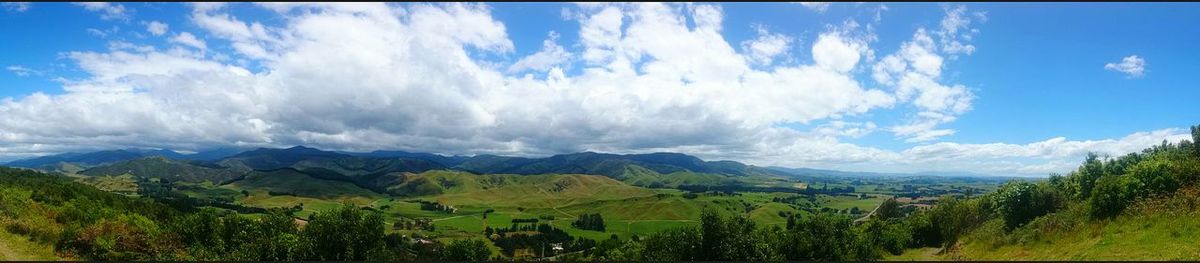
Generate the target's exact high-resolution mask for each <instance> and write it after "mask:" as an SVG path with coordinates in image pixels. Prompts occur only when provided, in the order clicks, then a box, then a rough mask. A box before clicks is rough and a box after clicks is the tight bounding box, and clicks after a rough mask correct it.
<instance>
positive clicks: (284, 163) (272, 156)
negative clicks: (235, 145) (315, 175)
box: [216, 146, 351, 170]
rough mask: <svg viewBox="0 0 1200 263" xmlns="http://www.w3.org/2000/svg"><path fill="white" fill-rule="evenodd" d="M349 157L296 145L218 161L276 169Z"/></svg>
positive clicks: (238, 155) (220, 162)
mask: <svg viewBox="0 0 1200 263" xmlns="http://www.w3.org/2000/svg"><path fill="white" fill-rule="evenodd" d="M347 157H351V156H350V155H345V154H340V153H336V152H330V151H322V150H318V149H315V148H309V147H304V146H296V147H292V148H287V149H275V148H258V149H255V150H251V151H246V152H242V153H239V154H236V155H233V156H230V157H227V158H224V159H222V160H220V161H217V162H216V163H217V164H218V165H221V166H225V167H232V168H245V169H251V170H274V169H280V168H284V167H288V166H291V165H293V164H296V163H298V162H300V161H304V160H309V159H320V158H323V159H336V158H347Z"/></svg>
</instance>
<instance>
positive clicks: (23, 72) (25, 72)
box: [4, 65, 42, 77]
mask: <svg viewBox="0 0 1200 263" xmlns="http://www.w3.org/2000/svg"><path fill="white" fill-rule="evenodd" d="M4 69H7V70H8V71H11V72H12V73H13V74H16V75H17V76H21V77H28V76H30V75H37V76H40V75H42V72H41V71H37V70H32V69H29V68H27V67H24V66H21V65H9V66H8V67H5V68H4Z"/></svg>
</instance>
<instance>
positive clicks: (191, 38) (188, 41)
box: [171, 32, 208, 50]
mask: <svg viewBox="0 0 1200 263" xmlns="http://www.w3.org/2000/svg"><path fill="white" fill-rule="evenodd" d="M171 43H176V44H181V45H186V46H189V47H194V48H196V49H199V50H205V49H208V45H207V44H205V43H204V40H200V39H198V38H196V36H195V35H192V33H188V32H183V33H179V34H177V35H175V36H174V37H171Z"/></svg>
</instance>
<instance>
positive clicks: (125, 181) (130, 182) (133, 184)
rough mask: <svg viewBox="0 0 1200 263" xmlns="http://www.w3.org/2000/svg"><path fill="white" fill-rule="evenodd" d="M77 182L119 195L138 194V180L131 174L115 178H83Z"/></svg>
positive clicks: (78, 178)
mask: <svg viewBox="0 0 1200 263" xmlns="http://www.w3.org/2000/svg"><path fill="white" fill-rule="evenodd" d="M76 178H77V181H79V182H81V183H84V184H88V185H91V186H95V187H96V188H99V189H100V190H104V191H109V192H118V193H137V190H138V184H137V180H136V179H134V178H133V175H131V174H122V175H115V176H81V177H76Z"/></svg>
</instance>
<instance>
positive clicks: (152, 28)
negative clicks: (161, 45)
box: [146, 21, 168, 36]
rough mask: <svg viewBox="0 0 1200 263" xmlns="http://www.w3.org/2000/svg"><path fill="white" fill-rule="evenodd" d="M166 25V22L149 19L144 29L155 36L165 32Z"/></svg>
mask: <svg viewBox="0 0 1200 263" xmlns="http://www.w3.org/2000/svg"><path fill="white" fill-rule="evenodd" d="M167 27H168V25H167V24H166V23H163V22H158V21H150V23H147V24H146V31H147V32H150V34H154V35H155V36H161V35H163V34H166V33H167Z"/></svg>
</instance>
